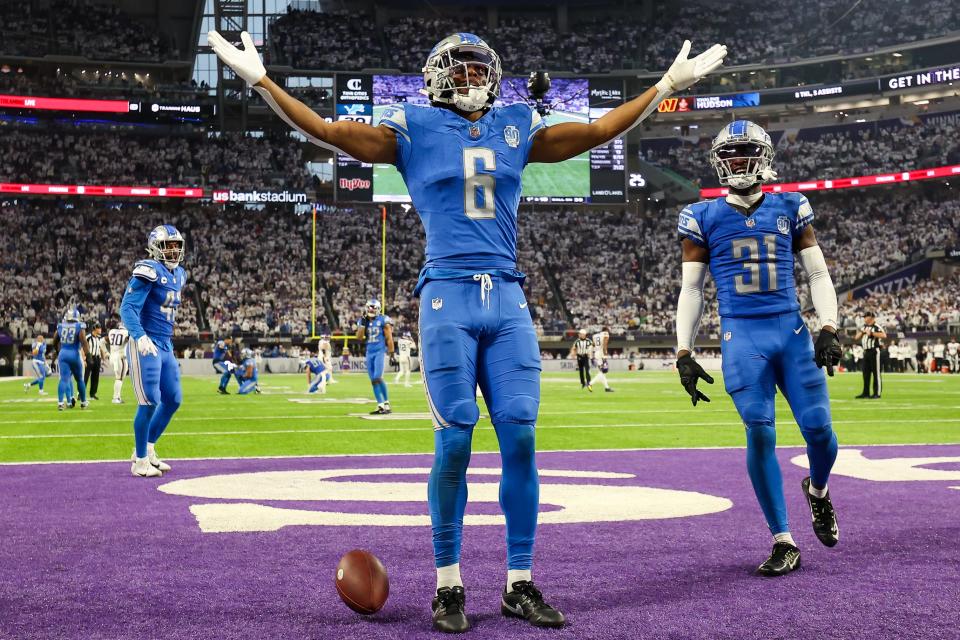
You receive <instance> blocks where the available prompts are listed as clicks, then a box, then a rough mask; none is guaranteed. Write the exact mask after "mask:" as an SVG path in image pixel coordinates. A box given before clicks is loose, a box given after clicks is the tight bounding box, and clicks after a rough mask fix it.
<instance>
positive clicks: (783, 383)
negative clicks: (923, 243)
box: [677, 120, 842, 576]
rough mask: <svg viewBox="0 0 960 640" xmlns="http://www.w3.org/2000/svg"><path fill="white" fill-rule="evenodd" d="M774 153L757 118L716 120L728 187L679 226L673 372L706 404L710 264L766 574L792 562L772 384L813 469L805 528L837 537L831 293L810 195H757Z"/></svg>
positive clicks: (807, 482) (836, 345) (717, 153)
mask: <svg viewBox="0 0 960 640" xmlns="http://www.w3.org/2000/svg"><path fill="white" fill-rule="evenodd" d="M773 153H774V150H773V145H772V143H771V140H770V136H769V135H767V132H766V131H764V130H763V129H762V128H761V127H760V126H759V125H756V124H754V123H752V122H748V121H746V120H738V121H736V122H732V123H730V124H728V125H727V126H725V127H724V128H723V129H722V130H721V131H720V133H719V134H717V136H716V138H714V140H713V146H712V148H711V150H710V163H711V164H712V165H713V166H714V168H715V169H716V170H717V174H718V175H719V177H720V183H721V184H723V185H726V186H727V187H728V188H729V194H728V195H727V196H726V198H717V199H715V200H707V201H704V202H698V203H696V204H692V205H690V206H689V207H686V208H685V209H683V211H682V212H681V213H680V220H679V223H678V231H679V233H680V238H681V242H682V250H683V264H682V266H683V275H682V286H681V290H680V299H679V301H678V303H677V347H678V351H677V371H678V372H679V374H680V380H681V383H682V384H683V387H684V388H685V389H686V390H687V393H689V394H690V396H691V398H692V401H693V404H694V406H696V404H697V402H698V401H699V400H704V401H707V402H709V398H707V397H706V396H705V395H704V394H703V392H702V391H700V390H699V389H697V380H698V379H703V380H705V381H706V382H708V383H711V384H712V383H713V378H712V377H711V376H710V375H709V374H707V373H706V372H704V370H703V369H702V368H701V367H700V365H699V364H697V362H696V360H694V358H693V347H694V338H695V337H696V335H697V328H698V325H699V323H700V316H701V314H702V312H703V282H704V277H705V276H706V272H707V269H708V268H709V269H710V273H711V274H712V275H713V279H714V281H715V282H716V284H717V298H718V300H719V303H720V333H721V338H722V339H721V343H720V346H721V352H722V355H723V364H722V368H723V383H724V387H725V388H726V391H727V393H728V394H730V397H731V398H732V399H733V403H734V404H735V405H736V407H737V411H738V412H739V414H740V418H741V419H742V420H743V423H744V425H745V427H746V436H747V471H748V472H749V475H750V481H751V482H752V483H753V489H754V492H755V493H756V495H757V500H758V501H759V502H760V508H761V510H762V511H763V515H764V517H765V518H766V521H767V526H768V527H769V528H770V532H771V533H772V534H773V538H774V545H773V552H772V553H771V555H770V557H769V558H768V559H767V560H766V561H765V562H764V563H763V564H761V565H760V567H759V569H758V571H759V572H760V573H761V574H763V575H766V576H779V575H784V574H786V573H789V572H790V571H793V570H794V569H797V568H799V567H800V549H799V548H798V547H797V544H796V542H795V541H794V539H793V536H792V535H791V534H790V528H789V526H788V524H787V509H786V505H785V502H784V497H783V481H782V478H781V475H780V465H779V464H778V463H777V458H776V455H775V445H776V433H777V432H776V429H775V428H774V423H775V411H774V398H775V395H776V390H777V389H780V392H781V393H782V394H783V396H784V397H785V398H786V400H787V402H788V403H789V404H790V409H791V411H792V412H793V416H794V418H795V419H796V421H797V424H798V425H799V426H800V432H801V433H802V434H803V438H804V440H805V441H806V443H807V458H808V459H809V461H810V475H809V476H808V477H806V478H804V479H803V482H802V483H801V484H802V488H803V495H804V497H805V499H806V501H807V503H808V505H809V507H810V509H811V512H812V516H813V530H814V533H815V534H816V536H817V538H818V539H819V540H820V542H822V543H823V544H825V545H826V546H828V547H832V546H834V545H836V544H837V542H838V540H839V536H840V533H839V529H838V528H837V517H836V514H835V513H834V509H833V504H832V503H831V501H830V493H829V492H828V491H827V479H828V478H829V476H830V470H831V468H832V467H833V463H834V461H835V460H836V458H837V436H836V435H835V434H834V432H833V427H832V423H831V418H830V397H829V394H828V390H827V380H826V376H825V375H824V373H823V371H821V369H820V368H821V367H826V371H827V374H829V375H831V376H832V375H833V367H834V366H836V365H837V364H839V363H840V358H841V355H842V353H841V349H840V340H839V338H838V337H837V295H836V292H835V290H834V287H833V281H832V280H831V278H830V273H829V271H828V270H827V263H826V261H825V260H824V257H823V252H822V251H821V250H820V247H819V246H818V245H817V238H816V235H815V234H814V231H813V226H811V222H812V221H813V209H812V208H811V207H810V203H809V202H808V201H807V198H806V197H805V196H803V195H801V194H799V193H764V192H763V191H762V190H761V185H762V183H763V182H765V181H769V180H773V179H775V178H776V172H775V171H773V169H772V168H771V162H772V160H773ZM795 255H796V256H798V257H799V259H800V263H801V264H802V265H803V268H804V270H805V271H806V274H807V281H808V282H809V285H810V295H811V298H812V300H813V305H814V308H815V309H816V311H817V315H818V316H819V318H820V326H821V329H820V333H819V335H818V336H817V340H816V343H814V341H813V340H812V339H811V336H810V333H809V331H808V329H807V326H806V324H804V321H803V318H802V317H801V316H800V305H799V304H798V302H797V291H796V284H795V282H794V277H793V270H794V256H795Z"/></svg>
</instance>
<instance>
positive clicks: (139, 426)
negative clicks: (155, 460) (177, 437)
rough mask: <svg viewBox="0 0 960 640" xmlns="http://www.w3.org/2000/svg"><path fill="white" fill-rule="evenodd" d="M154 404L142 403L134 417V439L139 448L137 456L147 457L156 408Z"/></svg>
mask: <svg viewBox="0 0 960 640" xmlns="http://www.w3.org/2000/svg"><path fill="white" fill-rule="evenodd" d="M156 408H157V407H156V406H154V405H149V406H147V405H140V406H138V407H137V415H136V416H135V417H134V418H133V441H134V443H135V444H136V448H137V457H138V458H146V457H147V438H148V436H149V435H150V419H151V418H152V417H153V414H154V411H155V410H156Z"/></svg>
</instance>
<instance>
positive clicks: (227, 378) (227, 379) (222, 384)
mask: <svg viewBox="0 0 960 640" xmlns="http://www.w3.org/2000/svg"><path fill="white" fill-rule="evenodd" d="M229 382H230V372H229V371H227V372H225V373H224V374H223V375H222V376H220V388H221V389H226V388H227V384H228V383H229Z"/></svg>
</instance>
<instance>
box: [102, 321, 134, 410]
mask: <svg viewBox="0 0 960 640" xmlns="http://www.w3.org/2000/svg"><path fill="white" fill-rule="evenodd" d="M129 341H130V334H129V333H127V328H126V327H124V326H123V320H120V321H119V322H117V326H115V327H114V328H113V329H110V331H109V332H108V333H107V342H109V343H110V368H111V369H113V401H112V402H113V404H122V403H123V397H122V396H121V392H122V391H123V378H124V376H126V375H127V372H128V369H127V367H128V365H127V342H129Z"/></svg>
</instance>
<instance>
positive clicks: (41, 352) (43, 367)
mask: <svg viewBox="0 0 960 640" xmlns="http://www.w3.org/2000/svg"><path fill="white" fill-rule="evenodd" d="M46 355H47V343H46V342H41V343H39V344H37V343H34V345H33V361H32V362H31V365H32V366H33V375H34V380H33V382H31V383H30V386H31V387H32V386H33V385H37V386H38V387H40V391H43V383H44V381H45V380H46V379H47V376H49V375H50V369H49V368H48V367H47V360H46Z"/></svg>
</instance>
